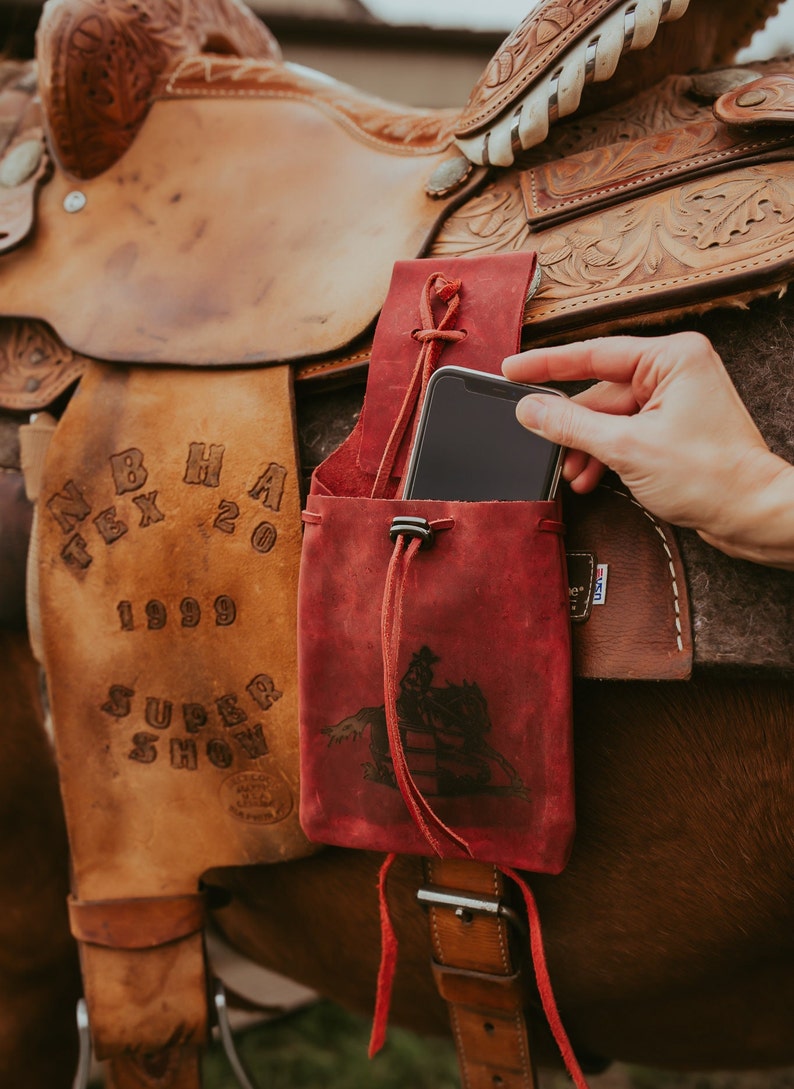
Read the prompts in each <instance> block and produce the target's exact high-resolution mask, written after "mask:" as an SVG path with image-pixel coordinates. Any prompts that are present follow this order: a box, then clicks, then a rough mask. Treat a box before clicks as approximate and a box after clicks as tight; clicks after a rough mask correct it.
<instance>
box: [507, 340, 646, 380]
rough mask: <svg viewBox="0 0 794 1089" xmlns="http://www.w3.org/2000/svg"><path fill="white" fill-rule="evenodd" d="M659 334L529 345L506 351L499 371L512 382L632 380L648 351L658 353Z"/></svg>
mask: <svg viewBox="0 0 794 1089" xmlns="http://www.w3.org/2000/svg"><path fill="white" fill-rule="evenodd" d="M663 339H664V338H661V337H629V336H615V337H596V338H594V339H593V340H581V341H578V342H576V343H574V344H560V345H555V346H554V347H550V348H532V349H530V350H529V351H527V352H521V353H520V354H518V355H509V356H507V358H506V359H505V360H504V361H503V363H502V372H503V373H504V375H505V377H507V378H510V379H511V380H512V381H513V382H574V381H581V380H583V379H602V380H606V381H610V382H623V383H631V380H632V378H633V377H634V373H635V371H636V369H637V367H638V366H639V364H640V363H641V362H642V361H643V359H644V358H646V357H647V355H648V354H649V353H650V354H654V355H655V354H657V353H658V350H659V341H660V340H663Z"/></svg>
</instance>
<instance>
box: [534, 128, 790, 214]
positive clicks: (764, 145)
mask: <svg viewBox="0 0 794 1089" xmlns="http://www.w3.org/2000/svg"><path fill="white" fill-rule="evenodd" d="M790 142H791V141H790V139H789V138H788V137H780V138H779V139H777V140H772V141H770V140H757V141H756V142H755V143H752V144H741V145H740V149H741V151H742V152H743V153H745V152H749V151H757V150H764V149H767V150H770V151H772V150H775V149H778V148H781V147H786V146H787V145H788V144H790ZM736 150H737V149H736V148H725V149H724V150H723V151H715V152H712V153H711V154H710V155H693V156H690V157H689V158H688V159H682V160H681V161H680V162H678V163H676V164H675V165H674V166H669V167H665V168H664V169H660V170H653V171H649V172H648V173H643V174H642V179H641V180H642V182H643V184H647V182H649V181H661V180H663V179H664V178H667V177H674V176H675V175H676V174H679V173H683V172H684V171H686V170H688V169H689V168H690V167H691V166H694V165H697V164H699V163H704V164H705V163H718V162H720V161H721V160H728V161H729V162H730V160H731V157H732V155H733V154H734V153H735V151H736ZM529 175H530V179H529V180H530V186H531V188H532V195H533V199H534V203H535V207H536V208H537V209H538V211H539V212H541V211H543V212H545V211H547V209H541V207H540V201H539V200H538V186H537V180H536V179H537V172H536V171H535V170H531V171H529ZM635 184H636V182H635V181H634V179H632V178H629V179H625V180H623V181H619V182H613V184H611V185H602V186H599V187H598V188H596V189H589V190H587V192H586V194H585V196H582V195H581V194H580V195H579V196H575V197H569V198H566V199H563V200H555V201H554V203H553V204H550V205H549V206H548V211H549V212H551V211H554V210H555V209H559V208H567V207H569V206H575V205H578V204H582V203H583V202H584V200H585V199H590V198H591V197H598V196H601V195H608V194H611V193H620V192H623V191H624V190H627V189H632V188H634V186H635Z"/></svg>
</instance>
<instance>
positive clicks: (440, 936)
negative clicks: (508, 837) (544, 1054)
mask: <svg viewBox="0 0 794 1089" xmlns="http://www.w3.org/2000/svg"><path fill="white" fill-rule="evenodd" d="M425 876H426V880H427V884H426V885H425V886H424V888H422V889H421V890H420V891H419V894H418V898H419V900H420V902H421V903H423V904H424V905H425V906H426V907H427V909H428V913H429V917H430V934H431V939H432V943H433V956H434V963H433V972H434V976H435V981H436V985H437V987H438V990H439V993H440V994H441V996H442V998H444V999H446V1001H447V1003H448V1005H449V1010H450V1017H451V1021H452V1030H453V1034H454V1037H455V1045H456V1047H457V1052H458V1062H459V1064H460V1069H461V1075H462V1078H463V1085H464V1089H493V1087H494V1086H497V1087H499V1089H534V1086H535V1072H534V1064H533V1060H532V1053H531V1050H530V1032H529V1024H528V1019H527V1016H526V1010H527V991H526V987H525V981H524V977H523V976H522V971H521V965H520V962H519V961H518V960H517V959H515V960H514V957H513V951H512V946H511V939H512V940H514V939H515V936H516V935H518V936H519V937H520V938H521V939H522V942H523V945H524V947H526V944H527V939H528V944H529V950H530V954H531V959H532V967H533V970H534V974H535V980H536V983H537V991H538V994H539V997H540V1003H541V1006H542V1008H543V1013H544V1016H545V1018H546V1021H547V1022H548V1026H549V1028H550V1029H551V1033H552V1035H553V1037H554V1040H555V1042H556V1044H557V1047H558V1048H559V1051H560V1055H561V1057H562V1060H563V1062H564V1064H565V1068H566V1070H567V1071H568V1074H569V1075H570V1077H571V1080H572V1081H573V1083H574V1085H575V1086H576V1089H588V1086H587V1081H586V1080H585V1077H584V1074H583V1073H582V1069H581V1067H580V1065H579V1061H578V1059H577V1057H576V1055H575V1054H574V1050H573V1048H572V1046H571V1043H570V1041H569V1039H568V1036H567V1033H566V1031H565V1028H564V1026H563V1023H562V1020H561V1018H560V1014H559V1012H558V1010H557V1004H556V1002H555V999H554V993H553V990H552V985H551V980H550V979H549V973H548V969H547V967H546V955H545V952H544V949H543V938H542V934H541V927H540V917H539V915H538V909H537V906H536V904H535V898H534V896H533V894H532V890H531V889H530V887H529V885H528V884H527V883H526V881H525V880H524V878H523V877H522V876H521V875H520V874H519V873H517V872H516V871H515V870H511V869H509V868H507V867H505V868H501V869H500V868H497V867H495V866H491V865H488V864H484V863H480V862H469V861H466V860H463V861H461V860H449V859H445V860H440V859H432V860H427V861H426V862H425ZM505 877H507V878H509V879H510V881H511V883H513V884H514V885H515V886H517V888H518V890H519V891H520V893H521V896H522V898H523V900H524V907H525V909H526V915H527V923H528V934H527V932H526V930H527V928H525V927H524V925H523V922H522V920H521V919H520V917H519V916H518V915H517V914H516V913H515V912H514V911H513V910H512V909H511V908H510V907H509V905H508V904H507V903H506V902H505V899H504V893H505V889H506V886H505V881H504V878H505ZM515 948H519V947H518V945H516V946H515Z"/></svg>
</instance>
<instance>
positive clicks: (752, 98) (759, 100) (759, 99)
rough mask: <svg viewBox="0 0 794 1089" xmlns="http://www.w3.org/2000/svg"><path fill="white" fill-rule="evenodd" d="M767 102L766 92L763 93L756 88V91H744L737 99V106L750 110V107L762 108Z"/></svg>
mask: <svg viewBox="0 0 794 1089" xmlns="http://www.w3.org/2000/svg"><path fill="white" fill-rule="evenodd" d="M766 100H767V93H766V91H762V90H760V89H759V88H756V89H755V90H754V91H744V93H743V94H740V95H739V97H738V98H737V99H736V105H737V106H742V107H745V108H749V107H750V106H761V105H763V103H764V102H766Z"/></svg>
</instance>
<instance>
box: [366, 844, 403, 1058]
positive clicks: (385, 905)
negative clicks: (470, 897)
mask: <svg viewBox="0 0 794 1089" xmlns="http://www.w3.org/2000/svg"><path fill="white" fill-rule="evenodd" d="M396 858H397V855H395V854H391V855H387V856H386V859H385V861H384V862H383V865H382V866H381V868H380V871H379V873H378V906H379V908H380V964H379V965H378V985H377V989H376V991H375V1013H374V1015H373V1018H372V1031H371V1032H370V1037H369V1057H370V1059H371V1058H373V1056H375V1055H377V1053H378V1052H379V1051H380V1049H381V1048H382V1047H383V1044H384V1042H385V1040H386V1026H387V1025H388V1023H389V1007H390V1005H391V992H392V986H393V984H394V972H395V969H396V968H397V948H398V947H397V935H396V934H395V933H394V927H393V926H392V922H391V915H390V914H389V900H388V897H387V895H386V881H387V879H388V876H389V870H390V869H391V868H392V864H393V863H394V860H395V859H396Z"/></svg>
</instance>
